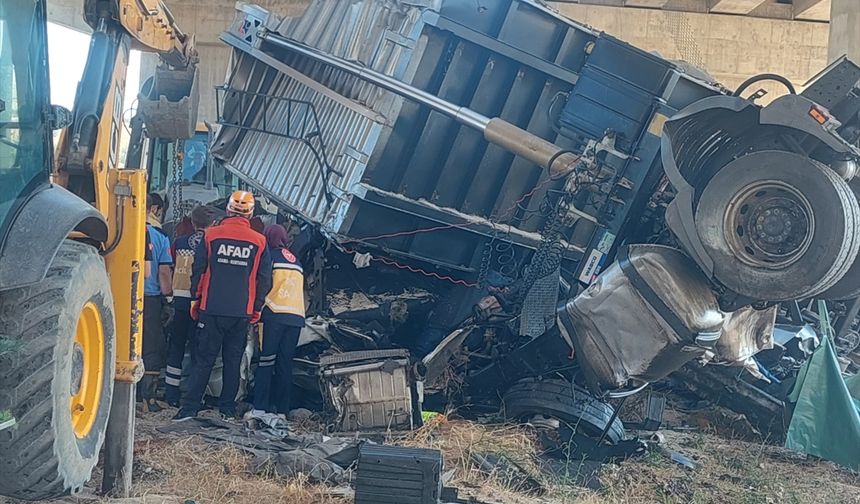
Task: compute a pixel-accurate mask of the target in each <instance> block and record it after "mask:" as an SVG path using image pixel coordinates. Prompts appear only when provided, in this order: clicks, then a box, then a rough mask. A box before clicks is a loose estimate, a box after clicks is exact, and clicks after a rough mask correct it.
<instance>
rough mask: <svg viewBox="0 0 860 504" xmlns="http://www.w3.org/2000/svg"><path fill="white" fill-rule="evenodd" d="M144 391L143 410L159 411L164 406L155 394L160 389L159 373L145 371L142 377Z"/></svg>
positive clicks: (148, 411)
mask: <svg viewBox="0 0 860 504" xmlns="http://www.w3.org/2000/svg"><path fill="white" fill-rule="evenodd" d="M140 388H141V390H142V392H143V411H144V413H158V412H159V411H161V410H162V407H161V406H160V405H159V404H158V402H157V401H156V400H155V395H156V392H157V390H158V374H155V373H145V374H144V375H143V379H141V386H140Z"/></svg>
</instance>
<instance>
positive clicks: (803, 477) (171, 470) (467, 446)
mask: <svg viewBox="0 0 860 504" xmlns="http://www.w3.org/2000/svg"><path fill="white" fill-rule="evenodd" d="M171 414H172V410H168V411H165V412H162V413H159V414H147V415H142V416H141V417H139V419H138V429H137V436H136V442H135V459H136V460H135V466H134V480H135V483H134V496H135V497H134V498H133V499H128V500H117V499H103V498H98V497H97V496H94V495H93V494H92V492H91V491H85V492H84V495H82V496H80V497H78V498H75V499H71V498H70V499H64V500H61V501H56V502H62V503H71V502H76V503H91V502H105V503H110V504H132V503H141V504H162V503H164V504H167V503H170V504H173V503H177V504H192V503H199V504H204V503H207V504H208V503H218V504H220V503H254V504H268V503H291V504H347V503H350V502H352V499H351V498H350V497H344V496H343V495H338V494H337V492H334V493H333V492H332V490H331V489H330V488H327V487H324V486H315V485H309V484H307V482H306V481H304V480H302V479H301V478H299V479H292V480H286V479H283V478H278V477H276V476H273V475H262V476H260V475H254V474H251V473H250V472H249V470H248V462H249V459H248V457H247V456H245V455H244V454H243V453H242V452H241V451H239V450H238V449H235V448H232V447H230V446H214V445H211V444H207V443H206V442H204V441H202V440H201V439H199V438H196V437H194V436H174V435H164V434H161V433H159V432H157V431H156V428H157V427H158V426H159V425H162V424H164V423H165V422H167V421H168V418H169V417H170V415H171ZM708 430H710V431H711V432H708ZM713 431H714V429H708V428H704V429H702V428H687V429H686V430H685V431H678V430H663V431H661V432H660V435H659V437H660V442H659V443H656V442H655V443H653V444H652V449H651V450H649V452H648V454H647V455H645V456H643V457H640V458H637V459H631V460H627V461H624V462H622V463H620V464H608V465H605V466H604V467H603V469H602V471H601V472H600V474H599V480H600V483H601V488H600V489H599V490H588V489H585V488H582V487H581V486H577V485H576V484H574V483H572V481H571V480H572V479H576V472H577V468H576V462H575V461H570V462H569V464H570V465H571V467H568V470H567V476H564V477H560V476H557V475H553V474H550V473H549V472H545V471H542V470H541V468H540V466H539V465H538V464H537V462H536V461H537V460H539V458H538V457H537V455H538V453H539V451H540V448H539V443H538V441H537V434H536V431H535V430H534V429H532V428H530V427H528V426H512V425H481V424H479V423H475V422H467V421H465V420H449V419H446V418H444V417H438V418H437V419H434V420H433V421H431V422H429V423H428V425H426V426H425V427H423V428H422V429H420V430H418V431H416V432H413V433H400V434H395V433H392V434H389V435H388V436H387V440H388V441H389V442H393V443H397V444H403V445H408V446H424V447H433V448H438V449H440V450H442V452H443V454H444V457H445V466H446V467H445V469H446V476H447V477H448V478H449V480H448V482H447V485H448V486H456V487H458V488H459V489H460V496H461V498H462V497H464V496H474V497H476V498H478V499H479V500H480V501H481V502H487V503H497V504H596V503H625V504H628V503H629V504H640V503H641V504H651V503H659V504H664V503H666V504H668V503H673V504H674V503H678V504H681V503H684V504H686V503H695V504H727V503H739V504H759V503H760V504H767V503H774V504H776V503H779V504H794V503H797V504H801V503H803V504H807V503H822V504H854V503H857V504H860V475H858V474H853V473H851V472H850V471H847V470H844V469H841V468H839V467H836V466H834V465H833V464H831V463H829V462H825V461H820V460H812V459H808V458H807V457H804V456H802V455H799V454H796V453H792V452H789V451H787V450H785V449H783V448H781V447H778V446H773V445H769V444H766V443H759V442H749V441H742V440H734V439H727V438H726V437H721V436H719V435H717V434H716V433H714V432H713ZM485 451H492V452H495V453H499V454H503V455H505V456H506V457H507V458H509V459H510V460H513V461H515V462H516V463H518V464H519V465H520V466H521V467H523V468H525V469H526V470H527V471H528V472H530V473H531V474H532V475H533V476H534V477H535V478H536V479H537V480H538V481H540V483H541V484H542V485H543V486H544V487H545V488H546V491H545V492H544V493H543V494H541V495H534V494H532V495H529V494H527V493H524V492H520V491H517V489H515V488H511V485H510V484H509V483H505V482H504V481H502V480H501V479H500V478H497V477H495V476H494V475H487V474H485V473H483V472H481V471H480V470H478V468H477V467H476V465H475V463H474V462H473V461H472V460H471V458H470V454H471V453H473V452H485ZM673 452H674V453H677V454H682V455H683V456H685V457H686V458H687V460H689V461H690V462H691V463H692V464H693V465H694V466H695V468H692V469H691V468H688V467H685V466H683V465H681V464H679V463H676V462H674V461H673V460H671V458H670V455H671V453H673ZM99 479H100V475H99V474H96V475H95V478H94V483H93V488H97V482H98V480H99ZM0 502H2V499H0ZM7 502H11V501H7Z"/></svg>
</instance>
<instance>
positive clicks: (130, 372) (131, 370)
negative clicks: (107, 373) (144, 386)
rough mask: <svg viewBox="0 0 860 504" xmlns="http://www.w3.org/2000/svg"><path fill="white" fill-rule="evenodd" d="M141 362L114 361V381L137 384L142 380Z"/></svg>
mask: <svg viewBox="0 0 860 504" xmlns="http://www.w3.org/2000/svg"><path fill="white" fill-rule="evenodd" d="M143 373H144V368H143V361H142V360H140V359H137V360H133V361H120V360H118V361H116V374H115V375H114V380H115V381H119V382H128V383H137V382H139V381H140V379H141V378H143Z"/></svg>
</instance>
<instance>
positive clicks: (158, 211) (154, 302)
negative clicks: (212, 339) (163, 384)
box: [138, 193, 173, 411]
mask: <svg viewBox="0 0 860 504" xmlns="http://www.w3.org/2000/svg"><path fill="white" fill-rule="evenodd" d="M147 208H148V213H147V216H146V239H147V242H148V244H149V248H150V254H151V256H152V259H151V263H152V265H151V266H150V271H149V275H148V276H144V280H143V367H144V369H145V372H144V375H143V379H142V380H141V381H140V385H139V389H138V391H139V394H140V397H141V399H142V401H143V409H144V411H160V410H161V407H160V406H159V405H158V403H157V402H156V391H157V389H158V376H159V375H160V374H161V370H162V369H163V368H164V365H165V361H166V358H167V342H166V339H165V336H164V326H163V325H162V310H163V308H164V303H165V299H164V298H165V297H167V296H172V295H173V279H172V274H173V273H172V269H171V267H172V266H173V258H172V257H171V256H170V239H169V238H168V237H167V235H166V234H164V231H162V230H161V226H160V220H161V215H162V214H163V212H164V200H163V199H162V198H161V196H159V195H158V194H156V193H151V194H149V196H148V197H147Z"/></svg>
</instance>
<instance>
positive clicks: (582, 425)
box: [502, 379, 624, 444]
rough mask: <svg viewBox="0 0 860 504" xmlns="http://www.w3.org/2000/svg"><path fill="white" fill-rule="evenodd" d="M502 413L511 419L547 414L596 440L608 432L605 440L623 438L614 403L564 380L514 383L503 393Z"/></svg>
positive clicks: (619, 440)
mask: <svg viewBox="0 0 860 504" xmlns="http://www.w3.org/2000/svg"><path fill="white" fill-rule="evenodd" d="M502 412H503V414H504V415H505V416H506V417H507V418H511V419H524V418H528V417H532V416H535V415H547V416H550V417H553V418H557V419H558V420H559V421H561V422H564V423H566V424H568V425H569V426H570V427H571V428H573V429H574V430H575V431H577V432H581V433H583V434H585V435H587V436H588V437H590V438H594V439H599V438H600V437H601V436H602V435H603V433H604V431H606V436H605V437H604V440H605V441H606V442H608V443H609V444H617V443H619V442H621V441H622V440H623V439H624V424H623V423H622V422H621V420H619V419H618V418H617V416H616V415H615V414H614V410H613V408H612V406H610V405H609V404H607V403H605V402H603V401H600V400H599V399H597V398H596V397H594V396H593V395H591V394H590V393H588V391H586V390H585V389H583V388H581V387H579V386H578V385H575V384H573V383H569V382H566V381H563V380H533V379H528V380H523V381H520V382H518V383H516V384H514V385H513V386H512V387H511V388H510V389H508V391H507V392H505V394H504V397H503V411H502ZM610 422H611V424H610ZM607 425H610V428H609V429H608V430H607V429H606V426H607Z"/></svg>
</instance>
